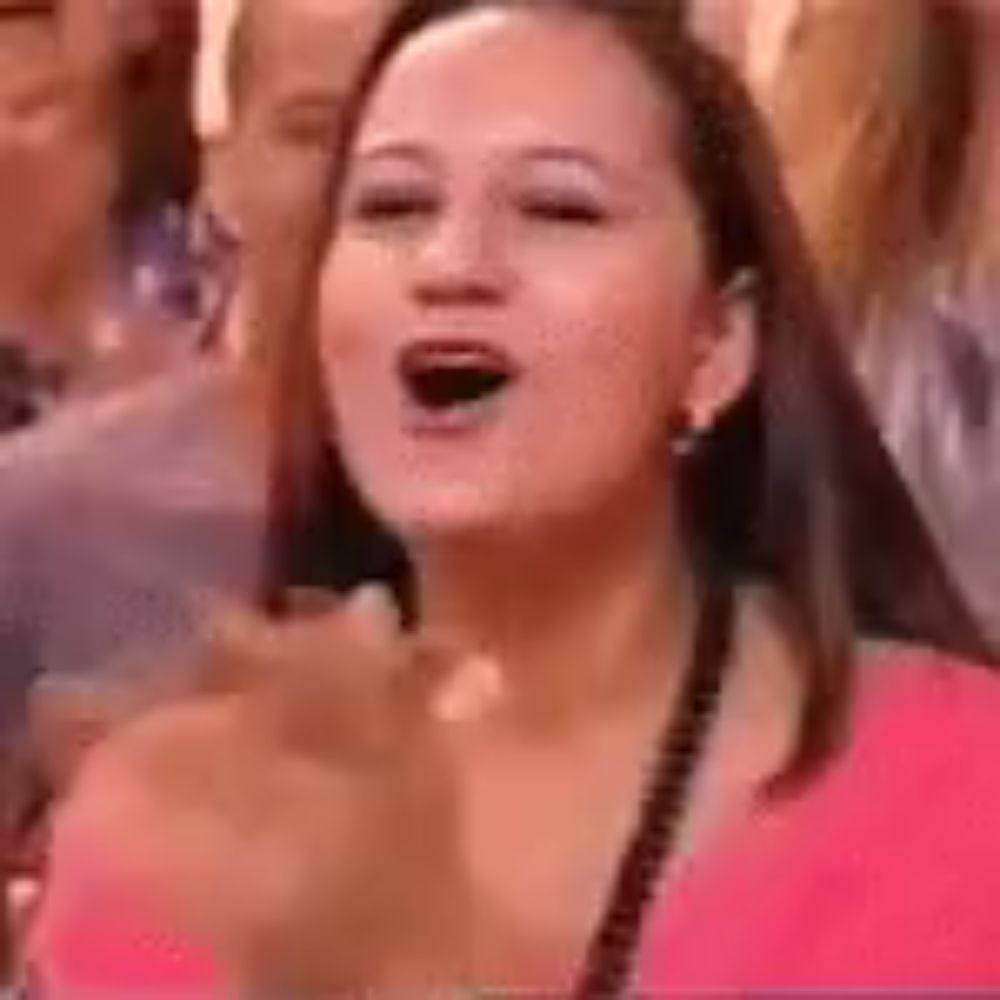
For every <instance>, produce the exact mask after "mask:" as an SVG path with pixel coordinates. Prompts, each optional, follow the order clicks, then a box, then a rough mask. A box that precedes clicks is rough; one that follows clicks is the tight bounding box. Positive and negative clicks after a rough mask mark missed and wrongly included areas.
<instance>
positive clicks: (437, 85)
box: [360, 8, 672, 164]
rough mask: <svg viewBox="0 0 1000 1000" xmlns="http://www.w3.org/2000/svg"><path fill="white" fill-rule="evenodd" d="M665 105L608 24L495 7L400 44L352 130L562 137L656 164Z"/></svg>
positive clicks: (405, 137) (468, 138)
mask: <svg viewBox="0 0 1000 1000" xmlns="http://www.w3.org/2000/svg"><path fill="white" fill-rule="evenodd" d="M671 110H672V108H671V106H670V100H669V98H668V97H667V96H665V95H664V94H663V93H661V91H660V90H659V89H658V87H657V84H656V81H655V80H654V79H653V78H652V75H651V73H650V72H649V71H648V70H647V69H646V68H645V66H644V65H643V64H642V63H641V62H640V60H639V58H638V57H637V56H636V55H634V54H633V53H632V52H631V50H630V49H629V48H628V46H627V45H626V43H625V42H624V41H622V40H621V39H620V38H619V37H618V35H617V34H616V33H615V31H614V30H613V29H612V28H611V27H610V26H608V25H606V24H603V23H601V22H599V21H597V20H596V18H591V17H581V16H579V15H568V14H564V13H558V14H557V13H545V14H539V13H537V12H530V11H525V10H517V9H504V10H501V9H496V8H494V9H484V10H480V11H477V12H475V13H472V14H467V15H464V16H461V17H457V18H454V19H452V20H450V21H446V22H443V23H441V24H438V25H435V26H432V27H430V28H428V29H426V30H425V31H423V32H422V33H420V34H419V35H417V36H416V37H414V38H413V39H411V40H410V41H409V42H408V43H406V44H405V45H404V46H403V48H402V49H401V50H400V51H399V53H398V54H397V55H396V57H395V58H394V59H393V60H392V62H391V63H390V64H389V66H388V67H387V69H386V72H385V74H384V75H383V77H382V80H381V81H380V83H379V84H378V86H377V87H376V89H375V92H374V93H373V95H372V99H371V102H370V105H369V108H368V111H367V113H366V115H365V119H364V121H363V122H362V126H361V130H360V141H361V143H362V144H364V143H365V142H369V141H371V142H377V141H379V140H380V139H383V138H385V139H391V140H393V141H400V140H402V141H413V142H421V141H427V142H430V141H456V142H469V143H472V144H475V145H482V144H484V143H493V142H495V143H497V144H500V145H502V144H504V143H505V142H511V143H514V144H516V143H518V142H522V141H523V142H526V143H529V142H542V143H544V142H553V141H555V142H563V141H565V142H576V143H580V144H583V145H586V146H588V147H590V148H592V149H593V150H595V151H597V152H600V151H604V152H606V153H607V154H609V155H613V156H617V157H622V158H626V159H630V160H633V161H650V160H653V161H655V162H657V163H658V164H662V161H663V156H664V152H665V150H666V149H667V141H666V140H667V136H668V124H669V121H670V112H671Z"/></svg>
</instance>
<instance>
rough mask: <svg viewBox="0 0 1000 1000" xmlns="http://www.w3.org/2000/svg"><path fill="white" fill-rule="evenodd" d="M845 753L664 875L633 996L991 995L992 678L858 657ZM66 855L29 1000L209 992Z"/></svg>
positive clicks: (923, 660) (994, 932) (200, 962)
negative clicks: (863, 676) (860, 666)
mask: <svg viewBox="0 0 1000 1000" xmlns="http://www.w3.org/2000/svg"><path fill="white" fill-rule="evenodd" d="M866 670H869V671H872V672H873V673H872V674H871V675H870V676H871V677H872V682H871V683H870V684H869V685H867V687H868V690H867V693H866V694H865V696H864V697H863V698H862V699H861V700H860V703H859V705H858V707H857V710H856V715H855V726H854V730H853V734H852V740H851V742H850V744H849V745H848V746H847V747H846V748H845V750H844V751H843V752H842V754H841V755H840V756H839V757H838V758H837V759H836V760H835V761H834V762H833V763H832V765H831V766H830V767H829V769H828V770H827V771H826V772H825V773H824V775H823V776H822V777H821V778H820V779H818V780H817V781H816V782H814V783H813V784H812V785H810V786H809V787H808V789H807V790H806V791H805V792H804V793H802V794H800V795H798V796H796V797H795V798H794V799H792V800H787V801H784V802H782V803H779V804H774V805H769V806H766V807H765V806H762V807H761V808H760V809H758V811H757V813H756V814H755V815H754V816H752V817H751V818H749V819H748V820H745V821H742V822H741V823H740V824H739V825H738V826H736V827H733V828H731V829H729V830H727V831H725V832H723V833H722V834H721V835H720V836H718V837H717V838H716V839H715V842H714V843H710V844H708V845H706V847H705V849H704V850H702V851H699V853H698V854H697V855H696V857H695V858H694V860H693V861H692V862H691V863H688V864H686V865H685V866H683V867H682V868H681V869H680V870H678V871H675V872H670V873H667V875H666V876H665V879H664V885H663V890H662V892H661V893H660V896H659V899H658V901H657V903H656V904H655V905H654V907H653V911H652V913H651V914H650V917H649V920H648V922H647V925H646V933H645V935H644V941H643V947H642V950H641V955H640V961H639V974H638V983H639V985H640V987H641V988H642V989H643V990H644V991H649V992H664V991H670V992H672V993H673V994H674V995H681V996H684V995H691V994H693V993H695V992H703V991H706V990H708V991H720V990H722V991H732V990H738V991H745V990H777V989H806V988H810V987H824V988H836V989H847V988H850V987H858V988H862V987H867V988H876V987H881V988H895V989H907V988H909V989H915V988H917V987H919V988H922V989H937V990H944V989H950V990H954V989H958V988H971V987H979V988H983V987H994V988H1000V678H997V677H996V676H994V675H992V674H990V673H988V672H986V671H984V670H977V669H974V668H969V667H965V666H957V665H954V664H949V663H946V662H944V661H943V660H940V659H935V658H934V657H932V656H929V655H925V654H911V653H907V654H906V655H905V657H904V656H900V655H898V654H896V655H893V656H890V657H879V658H875V659H873V662H872V663H871V664H868V665H866ZM81 848H82V845H73V844H70V843H65V842H62V843H60V841H59V839H58V836H57V841H56V845H55V852H54V861H53V872H52V882H51V889H50V892H49V894H48V897H47V900H46V904H45V906H44V907H43V912H42V916H41V918H40V921H39V925H38V930H37V933H36V936H35V941H34V955H35V957H36V959H37V966H38V970H39V972H40V975H41V978H42V981H43V985H44V986H46V987H47V988H48V989H49V991H50V993H47V994H46V996H52V997H55V998H57V1000H58V998H60V997H67V998H69V997H75V996H79V995H80V994H81V992H83V991H90V992H94V993H103V994H107V993H108V992H112V991H113V992H116V993H118V994H120V995H136V994H137V993H138V992H140V991H150V992H153V991H155V992H156V993H158V994H160V995H164V994H169V995H174V996H183V997H192V998H194V997H206V998H207V997H210V996H211V997H218V996H221V995H224V990H223V989H222V986H221V979H220V977H219V976H218V974H217V970H216V969H215V968H214V967H213V964H212V962H211V960H210V958H209V957H208V956H206V955H204V954H202V953H201V952H199V951H198V950H197V949H195V948H193V947H190V946H188V945H185V943H184V942H180V941H176V940H173V939H171V938H170V936H169V935H166V934H164V933H162V930H161V928H160V926H159V925H158V923H157V920H156V919H155V914H153V913H151V912H148V911H144V910H143V908H142V906H141V905H137V904H138V901H139V899H140V898H141V897H140V896H138V895H136V894H135V893H133V892H130V891H128V890H127V889H126V887H124V886H117V887H116V884H115V879H114V874H113V872H114V869H113V866H105V867H104V868H103V869H102V868H101V867H100V866H99V865H98V864H97V859H96V857H94V855H93V852H91V851H85V850H82V849H81Z"/></svg>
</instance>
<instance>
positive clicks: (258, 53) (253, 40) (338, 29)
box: [244, 0, 388, 94]
mask: <svg viewBox="0 0 1000 1000" xmlns="http://www.w3.org/2000/svg"><path fill="white" fill-rule="evenodd" d="M245 2H246V3H247V20H246V32H245V36H244V43H245V45H246V47H247V49H248V50H249V52H250V54H251V55H250V61H251V64H252V67H253V68H252V71H251V76H252V79H251V81H250V89H251V91H254V90H257V91H259V92H267V93H269V94H274V93H285V92H288V91H295V92H298V91H300V90H303V89H307V90H310V91H314V90H323V91H327V92H334V93H342V92H343V91H344V90H346V89H347V86H348V85H349V82H350V79H351V76H352V74H353V73H354V72H355V71H356V68H357V66H358V63H359V61H360V58H361V56H362V54H363V53H364V51H365V49H366V46H367V45H368V44H369V43H370V42H371V40H372V38H373V37H374V34H375V32H376V31H377V29H378V26H379V24H380V23H381V19H382V16H383V13H384V10H385V8H386V6H387V3H388V0H245Z"/></svg>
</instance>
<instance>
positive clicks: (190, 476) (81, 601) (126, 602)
mask: <svg viewBox="0 0 1000 1000" xmlns="http://www.w3.org/2000/svg"><path fill="white" fill-rule="evenodd" d="M247 3H248V5H249V6H248V7H247V9H246V11H245V12H244V13H245V17H244V19H243V20H242V21H241V24H240V29H239V33H238V37H237V38H236V39H235V44H234V46H233V48H232V50H231V52H230V55H231V70H232V72H231V76H232V82H233V85H234V94H233V96H234V107H233V131H232V134H231V135H230V136H229V138H228V139H227V142H231V143H232V145H233V148H234V150H238V158H239V160H240V161H242V162H243V163H245V164H246V169H247V171H248V172H253V177H252V178H251V179H250V180H248V181H247V182H246V184H243V183H242V182H241V179H240V178H238V177H234V176H232V175H230V174H227V175H226V183H227V184H228V183H233V184H234V186H236V187H238V189H239V191H240V194H239V197H238V199H237V198H234V203H235V202H236V201H237V200H238V203H239V206H240V218H239V219H238V223H239V226H238V228H239V232H240V240H241V244H242V245H241V256H242V260H243V262H244V264H243V267H242V270H241V274H240V279H239V285H240V287H239V290H238V293H237V300H238V303H237V305H236V306H235V307H234V308H233V309H232V310H231V313H232V314H231V315H229V316H227V317H226V327H227V330H228V333H227V337H229V339H230V343H231V345H232V346H233V348H234V349H232V350H228V349H226V350H223V351H221V352H217V353H216V354H215V355H213V356H210V357H205V358H203V359H201V360H199V361H197V362H195V363H192V364H190V365H187V366H185V367H184V369H183V370H182V371H179V372H168V373H167V374H165V375H163V376H160V377H158V378H155V379H152V380H149V381H147V382H145V383H143V384H142V385H140V386H137V387H135V388H134V389H131V390H127V391H122V392H119V393H116V394H115V395H114V396H113V397H110V398H107V399H102V400H96V401H92V402H88V403H86V404H81V405H79V406H76V407H74V408H73V409H72V410H67V411H66V412H64V413H62V414H56V415H54V416H53V417H52V418H51V419H50V420H49V421H48V422H47V423H46V424H44V425H42V426H40V427H38V428H36V429H32V430H30V431H29V432H28V433H26V434H23V435H17V436H16V437H13V438H11V439H9V440H8V441H6V442H5V443H4V445H3V447H2V448H0V481H2V483H3V489H2V490H0V745H2V744H4V743H5V742H6V743H8V744H11V743H20V742H21V741H22V739H23V733H22V726H23V723H24V718H25V711H26V703H25V699H26V696H27V692H28V690H29V688H30V686H31V684H32V682H33V681H35V680H37V679H38V678H46V679H48V680H51V679H52V678H58V679H62V680H64V681H66V683H67V684H69V682H70V681H72V680H73V679H80V678H91V679H92V678H100V679H103V680H104V681H106V682H107V684H108V685H109V687H111V688H113V687H114V686H115V681H116V679H117V680H122V678H124V677H127V678H129V679H131V680H135V679H136V677H137V675H139V674H141V675H142V679H143V681H145V682H148V683H149V684H150V685H152V686H153V687H156V686H157V685H159V684H160V683H161V682H162V685H163V686H166V687H170V686H171V684H173V683H175V682H182V681H183V678H180V677H178V676H176V674H177V673H178V671H177V670H176V669H175V668H173V667H172V668H171V669H170V670H168V669H167V666H166V665H167V664H168V663H170V664H180V663H182V662H185V661H187V660H190V659H191V658H192V657H193V655H194V654H193V648H194V647H196V646H197V645H198V643H199V642H200V637H199V623H200V621H201V618H202V616H203V614H204V612H205V594H206V592H209V591H210V592H214V593H224V594H230V595H241V596H243V597H247V598H249V597H251V596H252V595H253V594H255V593H256V589H257V586H258V583H259V578H260V567H259V552H260V548H261V540H262V539H261V536H262V532H263V528H264V525H263V493H264V488H263V469H262V459H261V452H262V451H263V449H264V443H263V441H262V435H263V429H262V427H261V425H260V421H261V413H262V410H263V409H264V405H265V404H264V399H265V397H266V395H267V383H268V378H269V375H268V366H269V365H270V363H271V360H270V358H269V350H268V348H267V346H266V342H265V340H264V338H263V337H262V336H261V335H260V333H259V331H263V330H264V329H266V326H265V321H266V323H267V324H270V325H271V327H272V328H274V324H276V323H278V322H285V321H286V320H285V319H284V318H285V317H287V314H288V310H289V308H291V307H292V303H291V302H290V301H289V298H290V296H289V290H290V289H291V288H292V287H293V286H294V285H295V272H296V269H297V268H301V267H302V266H303V265H304V261H305V259H306V257H307V256H308V254H307V252H306V246H307V245H308V243H309V238H308V234H309V231H310V227H311V225H313V224H314V222H315V217H316V216H318V209H319V206H320V202H321V199H320V192H321V191H322V190H323V189H324V186H325V177H326V172H327V168H328V163H329V159H330V154H329V145H328V143H329V137H330V134H331V130H335V129H336V127H337V123H338V114H339V106H340V100H341V96H342V93H343V91H344V90H346V88H347V86H348V82H349V80H350V77H351V75H352V73H353V71H354V66H355V65H356V63H357V61H358V59H359V58H360V55H361V51H362V50H363V48H364V46H365V44H366V39H367V38H368V37H369V36H370V35H371V34H372V33H373V32H374V30H375V27H376V25H377V23H378V22H379V20H380V17H381V12H382V11H383V10H384V8H385V3H384V2H383V0H370V2H369V0H358V2H354V3H352V4H351V6H350V8H349V9H348V8H346V7H344V6H342V5H341V7H340V8H339V9H337V10H333V11H332V12H331V11H330V9H329V8H328V7H326V5H325V4H324V3H322V2H318V0H247ZM236 159H237V157H236V156H234V157H233V162H234V163H235V161H236ZM161 670H162V674H161V673H159V671H161ZM171 674H172V675H171ZM49 690H50V691H51V689H49ZM59 690H60V691H61V694H62V696H63V703H64V704H65V703H68V704H70V708H71V711H72V710H73V698H74V686H73V685H72V684H69V686H68V687H65V686H64V687H62V688H60V689H59ZM84 702H86V698H85V697H83V701H82V702H81V704H83V703H84ZM84 711H85V706H84ZM83 721H84V723H86V722H87V721H88V720H86V719H84V720H83Z"/></svg>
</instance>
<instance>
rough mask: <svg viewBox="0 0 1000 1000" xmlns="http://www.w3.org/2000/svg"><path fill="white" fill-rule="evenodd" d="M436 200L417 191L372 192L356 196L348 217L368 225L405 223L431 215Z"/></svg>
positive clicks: (434, 208)
mask: <svg viewBox="0 0 1000 1000" xmlns="http://www.w3.org/2000/svg"><path fill="white" fill-rule="evenodd" d="M436 209H437V199H436V198H434V197H433V196H432V195H429V194H424V193H422V192H417V191H395V190H390V189H387V190H372V191H364V192H361V193H360V194H359V195H357V196H356V197H355V199H354V201H353V203H352V205H351V208H350V215H351V216H352V217H353V218H355V219H357V220H359V221H361V222H368V223H383V222H406V221H410V220H414V219H420V218H424V217H426V216H429V215H432V214H433V213H434V212H435V211H436Z"/></svg>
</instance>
